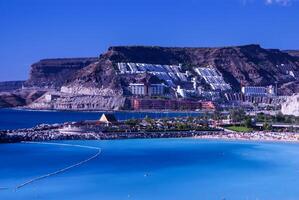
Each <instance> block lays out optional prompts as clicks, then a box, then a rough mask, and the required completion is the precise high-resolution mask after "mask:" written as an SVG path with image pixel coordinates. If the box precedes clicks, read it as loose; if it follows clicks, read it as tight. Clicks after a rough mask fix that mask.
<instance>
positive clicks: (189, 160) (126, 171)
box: [0, 139, 299, 200]
mask: <svg viewBox="0 0 299 200" xmlns="http://www.w3.org/2000/svg"><path fill="white" fill-rule="evenodd" d="M64 143H69V144H81V145H89V146H94V147H100V148H102V154H101V155H100V156H99V157H97V158H96V159H95V160H92V161H90V162H88V163H85V164H83V165H81V166H79V167H76V168H73V169H71V170H69V171H67V172H65V173H63V174H59V175H56V176H52V177H49V178H46V179H43V180H40V181H37V182H35V183H32V184H29V185H27V186H25V187H24V188H22V189H19V190H17V191H14V189H13V188H14V187H15V186H16V185H18V184H20V183H22V182H24V181H26V180H28V179H30V178H33V177H36V176H39V175H42V174H45V173H49V172H52V171H55V170H57V169H60V168H63V167H66V166H67V165H70V164H73V163H75V162H78V161H80V160H82V159H85V158H87V157H89V156H91V155H92V154H94V153H95V150H92V149H83V148H78V147H62V146H53V145H42V144H4V145H0V152H1V154H0V160H1V164H0V187H9V188H10V189H8V190H0V199H5V200H10V199H11V200H18V199H20V200H23V199H42V200H50V199H51V200H52V199H53V200H54V199H55V200H56V199H72V200H85V199H90V200H98V199H105V200H122V199H124V200H125V199H138V200H153V199H155V200H174V199H175V200H186V199H188V200H199V199H200V200H223V199H226V200H257V199H259V200H298V199H299V189H298V186H299V146H298V145H297V144H279V143H277V144H274V143H252V142H224V141H209V140H196V139H153V140H119V141H64ZM145 174H148V176H145Z"/></svg>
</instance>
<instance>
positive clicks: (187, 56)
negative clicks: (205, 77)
mask: <svg viewBox="0 0 299 200" xmlns="http://www.w3.org/2000/svg"><path fill="white" fill-rule="evenodd" d="M298 61H299V59H298V58H297V57H294V56H292V55H291V53H290V54H289V53H287V52H282V51H280V50H277V49H263V48H261V47H260V46H259V45H244V46H233V47H220V48H174V47H173V48H172V47H169V48H168V47H158V46H115V47H110V48H109V49H108V51H107V52H106V53H105V54H103V55H101V56H100V57H99V61H98V62H96V63H93V64H91V65H90V66H88V67H86V68H83V69H81V70H79V71H77V72H76V75H75V76H74V77H73V78H72V79H71V80H70V81H69V82H68V83H67V84H66V85H64V86H65V87H64V90H65V91H67V92H71V93H72V92H74V93H82V94H86V93H89V94H90V93H93V92H91V90H92V89H91V88H94V92H95V93H109V94H111V95H113V94H117V95H119V94H122V93H125V86H126V85H127V84H128V82H134V81H135V78H134V77H133V78H131V79H129V80H128V76H129V75H126V76H122V75H120V74H117V70H116V68H117V66H116V65H117V63H118V62H134V63H150V64H171V65H179V64H182V66H183V70H184V71H186V70H188V71H190V72H191V73H192V74H194V75H196V73H195V71H194V69H195V67H204V66H207V65H212V66H214V67H216V68H217V69H218V70H219V71H220V72H221V73H222V74H223V76H224V80H225V81H226V82H228V83H229V84H230V85H231V86H232V88H234V89H235V90H236V91H240V87H241V85H245V86H246V85H252V86H268V85H275V84H276V82H277V83H278V86H279V87H280V86H281V85H283V84H286V83H293V82H295V81H297V80H299V62H298ZM290 73H292V75H291V74H290ZM80 87H82V88H80ZM66 88H68V89H66ZM87 88H88V89H87ZM104 89H109V92H106V91H105V90H104ZM293 89H294V91H293V90H290V91H289V92H288V94H291V93H293V92H299V88H296V87H294V88H293ZM98 90H100V91H98ZM111 91H114V92H111Z"/></svg>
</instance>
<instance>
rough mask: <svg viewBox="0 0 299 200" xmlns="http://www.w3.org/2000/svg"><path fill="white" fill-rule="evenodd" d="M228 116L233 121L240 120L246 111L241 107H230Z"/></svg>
mask: <svg viewBox="0 0 299 200" xmlns="http://www.w3.org/2000/svg"><path fill="white" fill-rule="evenodd" d="M229 116H230V119H231V120H232V121H233V122H241V121H243V120H244V119H245V116H246V113H245V111H244V110H243V109H241V108H238V109H232V110H230V112H229Z"/></svg>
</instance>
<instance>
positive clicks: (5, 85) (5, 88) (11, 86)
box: [0, 81, 25, 92]
mask: <svg viewBox="0 0 299 200" xmlns="http://www.w3.org/2000/svg"><path fill="white" fill-rule="evenodd" d="M24 83H25V81H4V82H0V92H9V91H13V90H17V89H21V88H22V86H23V84H24Z"/></svg>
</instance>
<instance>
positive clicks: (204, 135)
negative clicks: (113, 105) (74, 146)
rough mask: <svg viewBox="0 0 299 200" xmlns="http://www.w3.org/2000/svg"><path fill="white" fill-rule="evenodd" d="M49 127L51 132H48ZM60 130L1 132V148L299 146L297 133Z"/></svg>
mask: <svg viewBox="0 0 299 200" xmlns="http://www.w3.org/2000/svg"><path fill="white" fill-rule="evenodd" d="M49 127H50V128H49ZM60 127H61V126H59V125H56V126H55V127H53V126H48V127H47V126H46V127H35V128H32V129H17V130H10V131H0V144H1V143H2V144H7V143H20V142H49V141H61V140H124V139H161V138H172V139H175V138H193V139H199V140H201V139H202V140H204V139H208V140H223V141H253V142H290V143H299V133H297V132H242V133H240V132H226V131H223V130H198V131H195V130H183V131H177V130H176V131H153V132H148V131H138V132H67V133H64V132H59V128H60Z"/></svg>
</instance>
